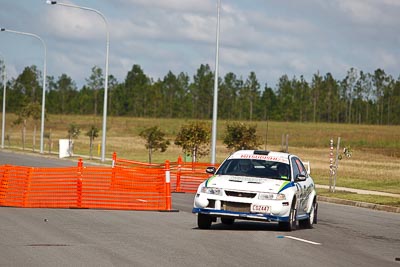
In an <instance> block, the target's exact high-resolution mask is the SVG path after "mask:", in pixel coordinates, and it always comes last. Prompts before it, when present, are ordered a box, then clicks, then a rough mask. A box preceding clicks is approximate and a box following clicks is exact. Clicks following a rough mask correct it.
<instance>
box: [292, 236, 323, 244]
mask: <svg viewBox="0 0 400 267" xmlns="http://www.w3.org/2000/svg"><path fill="white" fill-rule="evenodd" d="M285 237H287V238H290V239H294V240H297V241H301V242H304V243H309V244H313V245H321V243H317V242H313V241H310V240H306V239H301V238H298V237H294V236H290V235H285Z"/></svg>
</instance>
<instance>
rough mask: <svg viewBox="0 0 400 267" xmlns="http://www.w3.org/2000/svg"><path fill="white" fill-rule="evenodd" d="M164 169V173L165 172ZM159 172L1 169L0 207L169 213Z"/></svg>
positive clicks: (167, 188)
mask: <svg viewBox="0 0 400 267" xmlns="http://www.w3.org/2000/svg"><path fill="white" fill-rule="evenodd" d="M167 168H168V169H167ZM169 172H170V171H169V164H167V163H166V164H165V166H164V168H158V169H148V168H134V169H133V168H123V167H118V166H114V167H112V168H110V167H83V164H82V161H81V160H80V161H79V162H78V166H77V167H66V168H33V167H20V166H11V165H4V166H0V179H1V181H0V206H13V207H32V208H36V207H37V208H99V209H127V210H171V192H170V191H171V189H170V185H169V182H168V179H169V178H168V177H169Z"/></svg>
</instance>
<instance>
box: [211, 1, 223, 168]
mask: <svg viewBox="0 0 400 267" xmlns="http://www.w3.org/2000/svg"><path fill="white" fill-rule="evenodd" d="M220 9H221V0H218V3H217V36H216V45H217V48H216V53H215V77H214V103H213V119H212V132H211V139H212V140H211V164H215V154H216V152H215V151H216V143H217V118H218V64H219V63H218V60H219V13H220Z"/></svg>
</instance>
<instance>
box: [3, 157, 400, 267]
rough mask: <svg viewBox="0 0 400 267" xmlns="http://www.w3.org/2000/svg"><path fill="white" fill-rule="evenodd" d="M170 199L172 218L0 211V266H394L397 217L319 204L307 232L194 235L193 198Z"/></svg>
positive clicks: (399, 249)
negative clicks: (316, 216)
mask: <svg viewBox="0 0 400 267" xmlns="http://www.w3.org/2000/svg"><path fill="white" fill-rule="evenodd" d="M12 156H13V157H15V158H13V159H12V161H13V162H14V163H12V164H15V165H21V164H19V163H18V162H19V160H22V161H23V162H25V163H26V164H30V161H31V160H33V161H34V162H45V163H43V164H44V165H43V166H52V164H55V165H57V164H65V162H64V161H62V163H57V162H49V161H48V159H44V158H38V157H35V158H34V159H31V157H29V156H23V155H19V154H13V155H12ZM6 158H7V160H10V159H11V156H10V155H8V153H3V152H0V164H4V162H5V161H7V160H6ZM55 161H57V160H55ZM39 165H41V164H39ZM74 165H75V163H72V165H71V166H74ZM28 166H29V165H28ZM57 166H60V165H57ZM61 166H65V165H61ZM172 199H173V209H174V210H175V209H176V210H179V212H148V211H147V212H143V211H114V210H89V209H81V210H80V209H22V208H9V207H0V266H302V265H303V266H400V230H399V229H400V214H398V213H390V212H384V211H374V210H369V209H364V208H357V207H351V206H343V205H337V204H330V203H323V202H320V203H319V214H318V218H319V222H318V224H317V225H315V227H314V229H307V230H297V231H294V232H281V231H279V230H278V227H277V225H276V224H274V223H259V222H245V221H242V222H235V224H234V225H232V226H225V225H222V224H220V223H216V224H213V226H212V228H211V229H210V230H199V229H197V225H196V216H195V215H194V214H192V213H191V206H192V201H193V195H192V194H178V193H177V194H173V196H172Z"/></svg>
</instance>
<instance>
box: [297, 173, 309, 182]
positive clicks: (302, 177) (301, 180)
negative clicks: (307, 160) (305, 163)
mask: <svg viewBox="0 0 400 267" xmlns="http://www.w3.org/2000/svg"><path fill="white" fill-rule="evenodd" d="M306 179H307V176H306V175H305V174H301V173H300V174H298V175H297V176H296V181H300V182H304V181H305V180H306Z"/></svg>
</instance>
